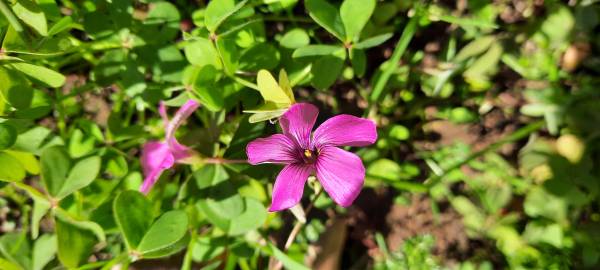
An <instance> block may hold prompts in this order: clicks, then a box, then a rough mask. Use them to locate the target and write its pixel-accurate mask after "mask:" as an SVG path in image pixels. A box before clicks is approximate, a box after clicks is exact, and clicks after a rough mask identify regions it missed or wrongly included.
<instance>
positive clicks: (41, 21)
mask: <svg viewBox="0 0 600 270" xmlns="http://www.w3.org/2000/svg"><path fill="white" fill-rule="evenodd" d="M12 8H13V11H14V12H15V15H17V17H19V19H21V20H23V22H25V23H26V24H27V25H29V26H31V28H33V29H34V30H35V31H36V32H38V34H40V35H42V36H47V35H48V24H47V23H46V15H44V12H43V11H42V10H41V9H40V8H39V7H38V5H37V4H36V3H35V2H33V1H30V0H17V2H16V3H15V5H14V6H13V7H12Z"/></svg>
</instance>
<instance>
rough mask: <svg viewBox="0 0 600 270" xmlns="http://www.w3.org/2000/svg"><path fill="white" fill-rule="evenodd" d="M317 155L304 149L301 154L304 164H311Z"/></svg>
mask: <svg viewBox="0 0 600 270" xmlns="http://www.w3.org/2000/svg"><path fill="white" fill-rule="evenodd" d="M318 154H319V153H318V152H314V151H312V150H309V149H305V150H304V152H303V153H302V159H303V160H304V163H307V164H313V163H315V161H316V160H317V155H318Z"/></svg>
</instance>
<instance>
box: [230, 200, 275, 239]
mask: <svg viewBox="0 0 600 270" xmlns="http://www.w3.org/2000/svg"><path fill="white" fill-rule="evenodd" d="M244 204H245V206H246V207H245V210H244V212H242V213H241V214H240V215H239V216H236V217H234V218H233V219H232V220H231V224H230V225H229V230H228V233H229V235H241V234H244V233H246V232H249V231H251V230H254V229H258V228H259V227H260V226H262V225H263V224H264V223H265V220H267V209H266V208H265V206H264V205H263V204H262V203H261V202H259V201H257V200H255V199H252V198H244Z"/></svg>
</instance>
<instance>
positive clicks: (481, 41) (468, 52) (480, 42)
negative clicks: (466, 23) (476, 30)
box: [453, 36, 496, 63]
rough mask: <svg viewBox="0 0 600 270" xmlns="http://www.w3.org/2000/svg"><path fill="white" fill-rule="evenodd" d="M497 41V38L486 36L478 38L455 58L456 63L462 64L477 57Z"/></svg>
mask: <svg viewBox="0 0 600 270" xmlns="http://www.w3.org/2000/svg"><path fill="white" fill-rule="evenodd" d="M495 41H496V37H495V36H484V37H480V38H477V39H475V40H473V41H471V42H470V43H469V44H467V45H466V46H465V47H463V48H462V49H461V50H460V51H459V52H458V54H457V55H456V56H455V57H454V59H453V60H454V62H456V63H458V62H462V61H465V60H467V59H469V58H471V57H475V56H477V55H480V54H482V53H484V52H485V51H487V49H488V48H489V47H490V46H492V44H493V43H494V42H495Z"/></svg>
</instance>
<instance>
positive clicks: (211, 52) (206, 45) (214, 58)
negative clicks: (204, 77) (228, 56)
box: [183, 38, 221, 68]
mask: <svg viewBox="0 0 600 270" xmlns="http://www.w3.org/2000/svg"><path fill="white" fill-rule="evenodd" d="M183 51H184V53H185V57H186V58H187V60H188V61H189V62H190V63H191V64H192V65H195V66H198V67H204V66H207V65H212V66H214V67H215V68H221V60H219V53H218V52H217V50H216V49H215V47H213V45H212V43H211V42H210V40H208V39H203V38H198V39H196V40H194V41H191V42H189V43H188V44H187V45H186V46H185V47H184V48H183Z"/></svg>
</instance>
